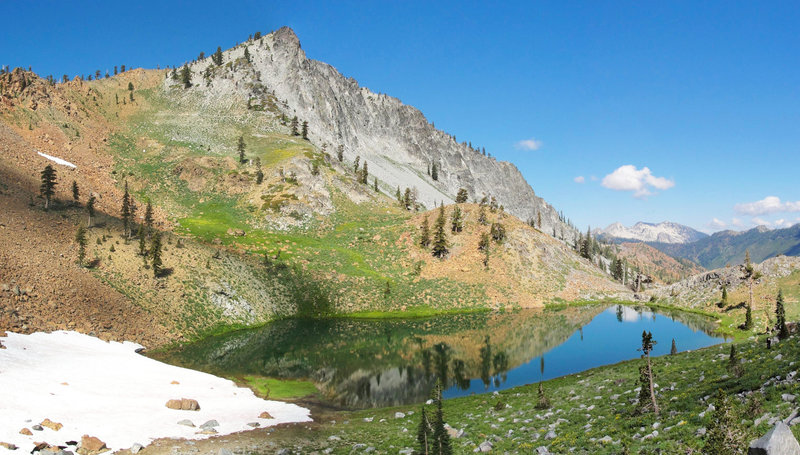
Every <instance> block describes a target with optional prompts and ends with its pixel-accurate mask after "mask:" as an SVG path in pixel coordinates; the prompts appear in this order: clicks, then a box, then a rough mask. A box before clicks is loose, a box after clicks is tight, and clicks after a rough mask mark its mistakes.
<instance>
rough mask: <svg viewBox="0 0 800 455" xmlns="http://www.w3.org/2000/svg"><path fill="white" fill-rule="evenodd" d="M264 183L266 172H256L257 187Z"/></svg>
mask: <svg viewBox="0 0 800 455" xmlns="http://www.w3.org/2000/svg"><path fill="white" fill-rule="evenodd" d="M263 181H264V171H262V170H261V168H258V169H257V170H256V185H261V182H263Z"/></svg>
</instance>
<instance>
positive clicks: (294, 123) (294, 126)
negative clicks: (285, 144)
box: [291, 115, 300, 136]
mask: <svg viewBox="0 0 800 455" xmlns="http://www.w3.org/2000/svg"><path fill="white" fill-rule="evenodd" d="M298 122H299V120H297V116H296V115H295V116H294V117H292V123H291V125H292V136H298V135H299V134H300V133H298V132H297V127H298V126H299V123H298Z"/></svg>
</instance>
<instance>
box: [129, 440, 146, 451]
mask: <svg viewBox="0 0 800 455" xmlns="http://www.w3.org/2000/svg"><path fill="white" fill-rule="evenodd" d="M142 449H144V446H143V445H141V444H139V443H138V442H137V443H135V444H133V445H132V446H131V448H130V449H128V450H129V451H130V452H131V453H139V452H140V451H141V450H142Z"/></svg>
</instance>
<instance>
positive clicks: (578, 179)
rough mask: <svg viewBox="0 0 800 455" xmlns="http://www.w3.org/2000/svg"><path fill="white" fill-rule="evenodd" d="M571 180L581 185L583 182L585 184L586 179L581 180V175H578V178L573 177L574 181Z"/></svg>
mask: <svg viewBox="0 0 800 455" xmlns="http://www.w3.org/2000/svg"><path fill="white" fill-rule="evenodd" d="M572 180H574V181H575V183H583V182H585V181H586V179H585V178H583V176H582V175H579V176H577V177H575V178H574V179H572Z"/></svg>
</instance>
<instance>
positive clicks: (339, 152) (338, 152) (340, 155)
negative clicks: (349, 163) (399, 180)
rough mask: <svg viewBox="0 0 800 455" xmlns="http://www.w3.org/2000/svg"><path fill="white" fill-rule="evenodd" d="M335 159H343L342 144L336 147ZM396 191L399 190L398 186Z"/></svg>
mask: <svg viewBox="0 0 800 455" xmlns="http://www.w3.org/2000/svg"><path fill="white" fill-rule="evenodd" d="M336 159H338V160H339V162H340V163H341V162H342V161H343V160H344V145H341V144H339V148H337V149H336ZM397 191H398V192H400V188H399V187H398V188H397Z"/></svg>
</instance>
